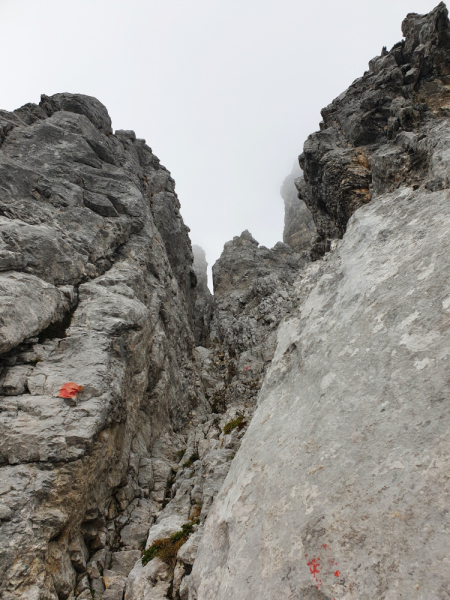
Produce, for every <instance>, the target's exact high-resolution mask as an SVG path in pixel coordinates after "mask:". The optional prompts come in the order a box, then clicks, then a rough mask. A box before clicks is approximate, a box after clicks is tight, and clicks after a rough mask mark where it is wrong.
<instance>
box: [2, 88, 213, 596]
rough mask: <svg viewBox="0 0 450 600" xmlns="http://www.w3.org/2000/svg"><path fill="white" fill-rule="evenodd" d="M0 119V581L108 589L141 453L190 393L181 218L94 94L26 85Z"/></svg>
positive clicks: (26, 591) (155, 450)
mask: <svg viewBox="0 0 450 600" xmlns="http://www.w3.org/2000/svg"><path fill="white" fill-rule="evenodd" d="M0 125H1V131H2V134H1V148H0V189H1V199H0V213H1V215H2V216H1V219H2V221H1V239H0V245H1V246H2V247H1V254H0V268H1V270H2V274H1V277H0V289H1V292H0V293H1V296H2V303H1V309H0V310H1V320H0V351H1V352H2V354H1V356H0V362H1V365H2V368H3V372H2V373H1V379H0V386H1V390H2V394H4V395H3V396H2V397H0V431H1V436H0V438H1V442H0V465H1V467H0V498H1V507H0V508H1V510H0V519H1V522H0V523H1V524H0V571H1V573H2V577H1V578H0V593H1V595H2V598H4V599H5V600H9V599H12V598H19V597H23V598H25V597H28V598H34V599H36V600H38V599H39V598H46V599H50V598H52V599H53V598H54V599H56V598H59V599H60V600H61V599H65V598H70V597H72V596H73V595H74V594H75V595H76V594H78V595H81V598H84V597H85V595H86V594H88V596H87V597H90V595H91V594H92V593H93V592H95V594H96V598H100V597H101V595H102V593H103V592H104V590H105V585H106V586H107V587H108V590H107V592H105V593H106V596H105V597H109V596H111V599H112V598H113V596H114V598H115V597H116V596H117V597H118V600H120V599H119V596H120V598H121V593H122V592H123V589H124V586H125V580H124V579H123V578H124V577H125V576H126V575H127V573H126V570H127V569H128V566H126V567H125V566H124V565H129V561H130V560H131V561H132V563H133V564H134V562H135V559H136V549H139V544H140V543H141V542H142V541H145V539H146V537H147V534H148V530H149V528H150V526H151V524H152V522H153V521H154V519H155V515H156V514H157V513H158V512H159V511H160V510H161V505H162V500H163V498H164V490H165V486H166V482H167V478H168V476H169V473H170V468H169V470H167V469H165V468H162V469H158V466H159V462H162V464H163V465H165V464H166V462H165V461H167V458H166V455H167V457H168V459H169V460H173V458H172V457H173V455H174V453H175V450H176V448H175V446H177V444H179V436H180V435H181V434H180V433H177V432H180V431H181V430H182V429H183V428H184V427H186V426H187V424H188V422H189V421H190V419H191V418H192V414H193V413H192V411H196V412H198V413H199V414H201V413H202V411H203V412H205V411H206V407H207V404H206V402H205V397H204V395H203V391H202V390H203V388H202V384H201V381H200V377H199V374H198V371H197V368H196V366H195V362H194V354H193V350H194V337H193V332H192V328H191V325H192V316H193V315H192V309H193V304H194V296H193V291H192V288H191V286H192V285H193V283H195V276H194V275H191V273H192V251H191V247H190V241H189V237H188V235H187V228H186V227H185V226H184V224H183V222H182V219H181V217H180V214H179V203H178V199H177V197H176V195H175V193H174V188H173V185H174V184H173V180H172V178H171V177H170V174H169V172H168V171H167V170H166V169H165V168H164V167H162V166H161V165H160V164H159V161H158V159H157V158H156V157H155V156H154V154H153V153H152V151H151V149H150V148H149V147H148V146H147V145H146V144H145V141H144V140H139V139H136V136H135V134H134V132H131V131H117V132H116V134H115V135H112V130H111V121H110V119H109V116H108V113H107V111H106V109H105V107H104V106H103V105H102V104H101V103H100V102H99V101H98V100H96V99H94V98H90V97H88V96H81V95H76V94H57V95H56V96H52V97H51V98H48V97H45V96H43V97H42V101H41V103H40V105H39V106H36V105H26V106H25V107H22V108H21V109H19V110H18V111H16V112H15V113H7V112H5V111H2V113H1V115H0ZM162 224H163V225H164V226H162ZM167 248H170V251H168V250H167ZM66 382H76V384H78V385H79V386H81V387H80V391H79V393H78V394H76V395H75V394H73V395H72V396H70V395H69V397H67V398H64V397H60V389H61V387H62V385H63V384H65V383H66ZM164 436H166V437H167V438H169V439H168V440H167V441H166V442H165V443H164V444H163V447H162V448H161V438H162V439H165V438H164ZM180 439H183V438H182V437H181V438H180ZM158 461H159V462H158ZM158 486H160V487H161V486H162V488H163V492H162V498H161V499H160V497H159V495H158ZM120 549H121V550H123V551H124V552H130V551H131V552H132V553H133V552H134V554H131V555H130V554H128V555H127V556H128V562H127V561H124V560H122V561H118V560H115V558H114V557H116V558H117V554H113V555H112V556H113V562H112V565H110V562H111V552H110V551H111V550H116V551H118V550H120ZM138 555H139V550H138ZM130 556H131V559H130V558H129V557H130ZM119 564H120V565H122V566H121V567H120V568H116V567H117V565H119ZM133 564H131V565H129V568H130V569H131V568H132V566H133ZM110 566H112V571H111V572H112V575H108V577H109V579H108V577H106V576H105V581H104V580H103V575H104V574H105V573H106V572H107V571H108V569H109V567H110ZM120 576H121V577H122V579H120ZM114 577H116V579H115V580H114V585H113V583H111V585H110V586H109V584H108V581H110V580H111V582H112V580H113V579H114ZM114 590H115V591H114ZM120 590H122V591H120ZM113 592H114V594H115V595H114V594H113ZM108 594H109V596H108Z"/></svg>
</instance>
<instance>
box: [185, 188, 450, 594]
mask: <svg viewBox="0 0 450 600" xmlns="http://www.w3.org/2000/svg"><path fill="white" fill-rule="evenodd" d="M449 199H450V194H449V191H448V190H443V191H439V192H434V193H432V192H427V191H416V192H414V191H412V190H411V189H408V188H404V189H402V190H400V191H397V192H395V193H391V194H387V195H386V196H384V197H382V198H379V199H377V200H375V201H373V202H372V203H371V204H370V205H368V206H366V207H364V208H362V209H361V210H359V211H358V212H357V213H355V215H354V216H353V217H352V219H351V221H350V223H349V227H348V229H347V233H346V235H345V237H344V239H343V240H342V242H339V245H338V248H337V250H336V251H335V252H333V253H331V254H330V255H328V256H327V258H326V260H323V261H321V262H319V263H315V264H314V265H312V266H311V267H310V268H309V270H307V271H306V273H305V276H304V278H303V279H301V280H299V282H298V284H297V291H298V294H299V296H300V302H299V305H298V308H297V310H296V311H294V312H293V313H292V315H291V316H290V317H289V318H288V319H287V320H286V321H285V322H284V323H283V325H282V326H281V328H280V330H279V333H278V346H277V350H276V354H275V357H274V360H273V362H272V365H271V367H270V370H269V373H268V376H267V378H266V380H265V383H264V386H263V389H262V392H261V398H260V402H259V407H258V409H257V411H256V413H255V415H254V418H253V420H252V422H251V424H250V427H249V430H248V432H247V434H246V435H245V437H244V440H243V443H242V445H241V448H240V450H239V452H238V454H237V456H236V458H235V459H234V461H233V464H232V466H231V469H230V472H229V475H228V477H227V479H226V481H225V484H224V487H223V488H222V490H221V492H220V494H219V496H218V499H217V501H216V504H215V506H214V507H213V509H212V511H211V513H210V516H209V519H208V521H207V523H206V528H205V529H206V530H205V534H204V537H203V539H202V541H201V543H200V547H199V553H198V557H197V560H196V563H195V565H194V570H193V574H192V579H193V582H194V585H193V588H192V590H191V596H190V598H197V599H198V600H213V599H215V600H225V599H227V600H232V599H238V598H239V600H243V599H245V600H250V599H251V598H261V599H267V600H269V599H273V598H291V599H294V598H295V599H298V600H300V599H302V600H303V599H304V598H310V599H316V600H318V599H319V598H320V599H323V600H325V599H326V600H333V599H336V600H338V599H340V600H344V599H345V600H356V599H360V598H379V599H380V600H381V599H383V600H391V599H394V598H395V599H398V598H405V599H406V598H408V599H412V600H419V599H423V598H427V600H438V599H439V600H441V599H442V598H445V597H446V595H448V593H450V577H449V573H450V569H449V567H450V564H449V557H450V535H449V532H450V520H449V513H448V510H447V508H448V503H449V500H450V486H449V479H448V464H449V460H450V447H449V443H448V440H449V433H450V411H449V407H450V404H449V402H448V400H449V395H450V384H449V378H448V373H449V370H450V364H449V362H450V331H449V328H450V313H449V310H450V287H449V285H448V277H447V276H446V275H447V274H448V273H449V272H450V260H449V256H448V252H446V250H445V244H446V240H447V239H448V236H449V234H450V204H449Z"/></svg>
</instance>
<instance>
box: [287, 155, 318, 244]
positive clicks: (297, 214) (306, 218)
mask: <svg viewBox="0 0 450 600" xmlns="http://www.w3.org/2000/svg"><path fill="white" fill-rule="evenodd" d="M299 177H303V174H302V172H301V170H300V169H299V168H298V167H296V166H295V165H294V168H293V169H292V173H290V174H289V175H288V176H287V177H286V178H285V180H284V181H283V185H282V186H281V189H280V194H281V197H282V198H283V200H284V231H283V242H284V243H285V244H288V245H289V246H290V247H291V248H292V249H293V250H295V251H296V252H299V253H301V252H303V251H305V250H310V248H311V244H312V241H313V238H315V236H316V226H315V225H314V220H313V217H312V214H311V211H310V210H309V209H308V208H307V206H306V204H305V203H304V202H303V200H301V199H300V198H299V197H298V190H297V188H296V185H300V182H299V181H297V183H296V180H298V179H299Z"/></svg>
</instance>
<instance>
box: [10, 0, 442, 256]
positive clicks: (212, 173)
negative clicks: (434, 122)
mask: <svg viewBox="0 0 450 600" xmlns="http://www.w3.org/2000/svg"><path fill="white" fill-rule="evenodd" d="M437 4H438V0H365V1H364V0H339V1H337V0H39V1H37V0H0V23H1V30H2V33H1V36H0V55H1V56H2V69H1V71H2V85H1V88H0V107H1V108H3V109H7V110H13V109H14V108H18V107H19V106H22V105H23V104H25V103H26V102H36V103H38V102H39V98H40V94H42V93H44V94H47V95H51V94H54V93H57V92H77V93H83V94H88V95H91V96H96V97H97V98H98V99H99V100H101V101H102V102H103V103H104V104H105V105H106V106H107V108H108V110H109V113H110V115H111V118H112V121H113V127H114V128H115V129H134V130H135V131H136V134H137V136H138V137H143V138H145V139H146V140H147V143H148V144H149V146H151V148H152V149H153V151H154V153H155V154H156V155H157V156H158V157H159V158H160V159H161V162H162V163H163V164H164V165H165V166H166V167H167V168H168V169H169V170H170V171H171V173H172V175H173V177H174V179H175V181H176V183H177V187H176V189H177V192H178V196H179V198H180V201H181V206H182V214H183V217H184V220H185V222H186V223H187V224H188V225H189V227H190V228H191V239H192V242H193V243H194V244H198V245H200V246H202V247H203V248H204V249H205V250H206V253H207V259H208V262H209V263H210V265H212V264H213V262H214V261H215V260H216V259H217V258H218V257H219V255H220V253H221V251H222V248H223V244H224V243H225V242H226V241H228V240H230V239H231V238H232V237H233V236H235V235H239V234H240V233H241V232H242V231H243V230H244V229H249V230H250V231H251V232H252V234H253V235H254V237H255V238H256V239H257V240H258V241H259V242H260V243H261V244H264V245H266V246H269V247H271V246H273V245H274V244H275V243H276V242H277V241H278V240H281V239H282V236H283V218H284V214H283V201H282V199H281V198H280V195H279V189H280V185H281V183H282V181H283V179H284V177H285V176H286V175H287V174H288V173H290V171H291V168H292V165H293V163H294V161H295V160H296V159H297V156H298V155H299V154H300V153H301V151H302V147H303V142H304V141H305V139H306V138H307V136H308V135H309V134H310V133H312V132H313V131H316V130H317V129H318V123H319V121H320V113H319V111H320V109H321V108H323V107H324V106H326V105H327V104H329V103H330V102H331V101H332V100H333V98H335V97H336V96H337V95H339V94H340V93H341V92H343V91H344V90H345V89H346V88H347V87H348V85H350V83H351V82H352V81H353V80H354V79H356V78H357V77H359V76H360V75H362V74H363V72H364V71H365V70H366V69H367V63H368V61H369V60H370V59H371V58H373V57H374V56H376V55H378V54H380V51H381V48H382V46H387V47H388V48H390V47H391V46H392V45H393V44H394V43H396V42H398V41H399V40H400V39H401V30H400V25H401V22H402V20H403V18H404V17H405V16H406V14H407V13H408V12H418V13H426V12H428V11H429V10H431V9H432V8H434V6H435V5H437Z"/></svg>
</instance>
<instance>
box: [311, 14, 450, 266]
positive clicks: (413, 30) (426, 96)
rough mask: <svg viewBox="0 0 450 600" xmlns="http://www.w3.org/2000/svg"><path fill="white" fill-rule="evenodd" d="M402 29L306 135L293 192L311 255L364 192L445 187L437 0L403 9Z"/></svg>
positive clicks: (446, 53) (449, 42)
mask: <svg viewBox="0 0 450 600" xmlns="http://www.w3.org/2000/svg"><path fill="white" fill-rule="evenodd" d="M402 31H403V34H404V36H405V40H403V41H401V42H399V43H398V44H395V46H393V48H392V49H391V50H390V51H389V52H388V51H387V50H386V49H385V48H383V51H382V54H381V56H378V57H376V58H374V59H373V60H371V61H370V63H369V70H368V71H367V72H366V73H364V75H363V77H360V78H359V79H356V80H355V81H354V82H353V83H352V85H351V86H350V87H349V88H348V89H347V90H346V91H345V92H344V93H342V94H341V95H340V96H339V97H338V98H336V99H335V100H334V101H333V102H332V103H331V104H330V105H329V106H327V107H326V108H324V109H323V110H322V117H323V121H322V123H321V125H320V129H321V130H320V131H319V132H317V133H314V134H312V135H311V136H309V138H308V140H307V141H306V142H305V145H304V147H303V154H302V155H301V156H300V157H299V161H300V166H301V168H302V169H303V172H304V180H303V181H302V180H300V181H299V196H300V197H301V198H302V199H303V200H304V201H305V203H306V205H307V206H308V208H309V209H310V210H311V212H312V213H313V216H314V221H315V224H316V226H317V232H318V238H317V239H316V241H315V244H314V251H313V255H314V256H316V257H317V256H321V255H322V254H323V253H324V252H325V251H327V250H328V249H329V247H330V241H331V240H332V239H337V238H341V237H342V235H343V234H344V232H345V230H346V225H347V222H348V220H349V218H350V216H351V215H352V214H353V213H354V211H355V210H357V209H358V208H359V207H361V206H363V205H364V204H367V203H368V202H369V201H370V200H371V198H372V197H375V196H378V195H380V194H382V193H385V192H388V191H393V190H395V189H398V188H399V187H401V186H404V185H410V186H417V187H419V186H421V185H426V187H427V189H430V190H437V189H442V188H443V187H446V186H447V183H446V180H445V177H446V173H447V171H448V167H447V164H446V163H445V158H444V157H445V152H443V150H444V148H443V147H442V144H444V145H445V141H444V140H443V137H445V135H443V134H442V133H441V132H439V129H440V127H442V126H443V124H445V123H446V119H447V117H448V116H449V106H450V104H449V90H448V85H449V81H450V79H449V77H450V37H449V31H448V17H447V9H446V7H445V5H444V3H443V2H441V3H440V4H439V6H438V7H437V8H435V9H434V10H433V11H431V12H430V13H429V14H428V15H417V14H415V13H412V14H409V15H408V16H407V17H406V19H405V20H404V22H403V24H402ZM435 128H437V130H436V131H434V129H435ZM444 128H445V125H444Z"/></svg>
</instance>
